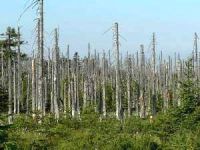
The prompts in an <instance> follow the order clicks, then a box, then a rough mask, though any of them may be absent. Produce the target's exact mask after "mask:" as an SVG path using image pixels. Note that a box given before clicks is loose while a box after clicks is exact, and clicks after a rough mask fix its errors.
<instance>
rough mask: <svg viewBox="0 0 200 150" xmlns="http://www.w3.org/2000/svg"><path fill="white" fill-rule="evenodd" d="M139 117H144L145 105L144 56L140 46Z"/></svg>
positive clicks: (142, 48) (142, 47)
mask: <svg viewBox="0 0 200 150" xmlns="http://www.w3.org/2000/svg"><path fill="white" fill-rule="evenodd" d="M140 73H141V79H140V117H141V118H145V117H146V105H145V80H146V79H145V56H144V46H143V45H141V59H140Z"/></svg>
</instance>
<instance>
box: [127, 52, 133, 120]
mask: <svg viewBox="0 0 200 150" xmlns="http://www.w3.org/2000/svg"><path fill="white" fill-rule="evenodd" d="M127 61H128V63H127V100H128V117H130V116H131V108H132V107H131V106H132V103H131V71H132V68H131V66H132V64H131V58H130V57H129V55H127Z"/></svg>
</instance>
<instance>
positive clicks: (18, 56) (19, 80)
mask: <svg viewBox="0 0 200 150" xmlns="http://www.w3.org/2000/svg"><path fill="white" fill-rule="evenodd" d="M20 37H21V35H20V28H19V27H18V51H17V64H18V66H17V69H18V73H17V113H18V114H19V113H20V101H21V52H20V51H21V48H20V41H21V38H20Z"/></svg>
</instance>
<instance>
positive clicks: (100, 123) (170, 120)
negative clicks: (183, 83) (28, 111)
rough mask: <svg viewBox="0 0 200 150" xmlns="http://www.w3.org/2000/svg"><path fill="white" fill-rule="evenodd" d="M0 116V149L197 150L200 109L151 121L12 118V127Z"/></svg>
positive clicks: (176, 111) (173, 112)
mask: <svg viewBox="0 0 200 150" xmlns="http://www.w3.org/2000/svg"><path fill="white" fill-rule="evenodd" d="M4 122H6V117H5V116H3V115H1V117H0V149H11V150H12V149H13V150H15V149H34V150H35V149H40V150H41V149H52V150H53V149H59V150H62V149H66V150H68V149H69V150H82V149H83V150H93V149H94V150H104V149H105V150H113V149H116V150H132V149H133V150H156V149H171V150H179V149H180V150H182V149H184V150H186V149H191V150H193V149H194V150H198V149H200V108H199V107H197V108H196V109H195V110H194V111H193V112H191V113H189V114H186V113H185V112H184V111H183V110H181V109H180V110H179V109H174V110H170V111H169V112H167V113H165V114H162V113H161V114H160V115H157V116H156V117H155V118H153V120H151V121H150V120H149V119H140V118H137V117H131V118H129V119H125V120H123V121H118V120H116V119H113V118H106V119H102V120H100V119H99V116H98V115H97V114H95V113H94V112H90V113H87V114H82V115H81V120H78V119H71V118H70V117H65V118H60V120H59V121H58V122H56V121H55V120H54V119H53V117H51V116H48V117H45V118H43V120H42V123H41V124H38V122H37V120H33V119H32V118H31V116H25V115H19V116H15V118H14V123H13V125H6V124H5V123H4Z"/></svg>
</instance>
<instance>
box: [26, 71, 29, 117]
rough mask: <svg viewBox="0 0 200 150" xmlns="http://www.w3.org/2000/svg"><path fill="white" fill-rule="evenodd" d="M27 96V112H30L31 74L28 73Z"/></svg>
mask: <svg viewBox="0 0 200 150" xmlns="http://www.w3.org/2000/svg"><path fill="white" fill-rule="evenodd" d="M26 94H27V96H26V114H27V115H28V114H29V98H30V97H29V96H30V76H29V73H28V75H27V93H26Z"/></svg>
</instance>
